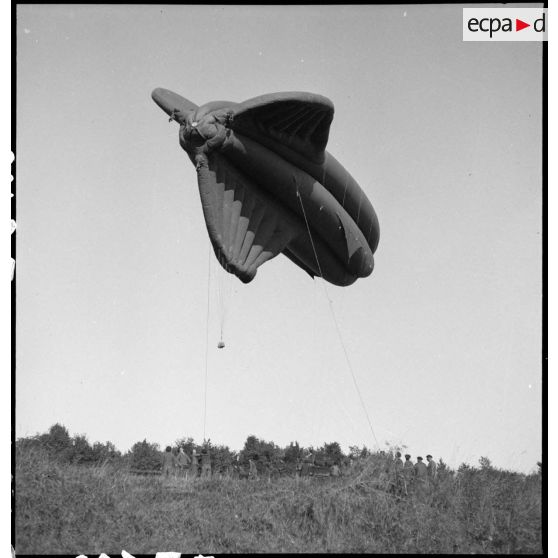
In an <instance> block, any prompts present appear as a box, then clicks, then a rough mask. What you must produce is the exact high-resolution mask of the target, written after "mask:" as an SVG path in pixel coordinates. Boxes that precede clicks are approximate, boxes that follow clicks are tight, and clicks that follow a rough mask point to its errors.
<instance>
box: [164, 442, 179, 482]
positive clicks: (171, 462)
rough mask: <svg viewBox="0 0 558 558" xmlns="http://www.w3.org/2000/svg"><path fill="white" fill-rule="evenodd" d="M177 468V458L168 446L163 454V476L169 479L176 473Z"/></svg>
mask: <svg viewBox="0 0 558 558" xmlns="http://www.w3.org/2000/svg"><path fill="white" fill-rule="evenodd" d="M175 466H176V456H175V455H174V453H172V448H171V447H170V446H167V449H166V450H165V453H163V475H164V476H165V477H168V476H169V475H172V474H173V473H174V468H175Z"/></svg>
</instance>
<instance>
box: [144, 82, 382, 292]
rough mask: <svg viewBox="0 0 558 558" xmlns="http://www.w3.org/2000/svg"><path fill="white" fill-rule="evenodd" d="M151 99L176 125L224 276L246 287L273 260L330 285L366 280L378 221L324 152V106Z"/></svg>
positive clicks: (304, 100) (318, 99)
mask: <svg viewBox="0 0 558 558" xmlns="http://www.w3.org/2000/svg"><path fill="white" fill-rule="evenodd" d="M152 98H153V100H154V101H155V102H156V103H157V105H159V107H161V108H162V109H163V110H164V111H165V112H166V113H167V114H168V115H169V117H170V120H174V121H176V122H178V123H179V124H180V130H179V142H180V145H181V146H182V148H183V149H184V150H185V151H186V153H187V154H188V156H189V157H190V160H191V161H192V163H193V164H194V166H195V168H196V173H197V180H198V186H199V191H200V196H201V202H202V207H203V213H204V217H205V222H206V225H207V230H208V233H209V238H210V240H211V244H212V246H213V249H214V251H215V255H216V256H217V259H218V260H219V263H220V264H221V265H222V266H223V268H225V269H226V270H227V271H228V272H229V273H234V274H235V275H236V276H237V277H238V278H239V279H240V280H241V281H243V282H244V283H248V282H249V281H251V280H252V279H253V278H254V276H255V275H256V272H257V269H258V267H259V266H261V265H262V264H263V263H264V262H266V261H268V260H269V259H271V258H273V257H275V256H277V255H278V254H280V253H283V254H284V255H285V256H286V257H287V258H289V259H290V260H291V261H292V262H293V263H295V264H296V265H298V266H299V267H300V268H301V269H303V270H304V271H306V272H307V273H308V274H309V275H310V276H312V277H314V276H318V277H322V278H323V279H325V280H327V281H329V282H330V283H333V284H334V285H339V286H346V285H351V284H352V283H354V282H355V281H356V280H357V279H358V278H359V277H367V276H368V275H370V274H371V273H372V270H373V268H374V252H375V251H376V248H377V246H378V241H379V225H378V218H377V216H376V213H375V211H374V208H373V207H372V204H371V203H370V201H369V199H368V198H367V197H366V194H365V193H364V192H363V191H362V189H361V188H360V186H359V185H358V184H357V183H356V181H355V180H354V179H353V177H352V176H351V175H350V174H349V173H348V171H347V170H345V168H344V167H343V166H342V165H341V164H340V163H339V162H338V161H337V160H336V159H335V158H334V157H333V156H332V155H330V154H329V153H327V152H326V151H325V147H326V145H327V141H328V137H329V128H330V125H331V122H332V120H333V104H332V102H331V101H330V100H329V99H327V98H326V97H323V96H321V95H316V94H313V93H304V92H284V93H272V94H268V95H261V96H259V97H254V98H252V99H249V100H247V101H244V102H243V103H233V102H227V101H213V102H210V103H207V104H205V105H202V106H201V107H198V106H197V105H195V104H194V103H192V102H190V101H188V100H187V99H184V98H183V97H181V96H180V95H177V94H176V93H173V92H172V91H169V90H166V89H161V88H157V89H155V90H154V91H153V93H152Z"/></svg>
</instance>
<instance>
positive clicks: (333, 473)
mask: <svg viewBox="0 0 558 558" xmlns="http://www.w3.org/2000/svg"><path fill="white" fill-rule="evenodd" d="M340 474H341V471H340V470H339V465H337V463H334V464H333V465H332V466H331V476H332V477H338V476H339V475H340Z"/></svg>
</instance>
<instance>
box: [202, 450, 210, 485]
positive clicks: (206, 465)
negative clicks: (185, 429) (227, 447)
mask: <svg viewBox="0 0 558 558" xmlns="http://www.w3.org/2000/svg"><path fill="white" fill-rule="evenodd" d="M201 476H202V479H210V478H211V456H210V455H209V450H208V449H207V448H203V449H202V452H201Z"/></svg>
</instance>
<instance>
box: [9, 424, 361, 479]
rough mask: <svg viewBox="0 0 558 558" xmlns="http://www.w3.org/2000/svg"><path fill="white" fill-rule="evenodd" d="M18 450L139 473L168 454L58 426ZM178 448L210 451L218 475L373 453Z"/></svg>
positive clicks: (334, 448)
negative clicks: (122, 446)
mask: <svg viewBox="0 0 558 558" xmlns="http://www.w3.org/2000/svg"><path fill="white" fill-rule="evenodd" d="M16 448H19V449H37V450H39V451H44V452H46V453H47V454H48V455H49V456H50V457H52V458H55V459H56V460H57V461H59V462H62V463H70V464H79V465H104V464H107V463H110V464H111V465H114V466H117V467H119V468H120V467H121V468H129V469H134V470H139V471H156V470H159V469H160V468H161V463H162V453H163V451H164V450H165V448H161V447H160V445H159V444H157V443H153V442H148V441H147V440H146V439H144V440H142V441H139V442H136V443H135V444H133V446H132V447H131V448H130V449H129V450H128V451H127V452H121V451H119V450H118V449H117V448H116V447H115V445H114V444H113V443H112V442H108V441H107V442H105V443H101V442H95V443H93V444H91V443H90V442H89V441H88V439H87V437H86V436H85V435H83V434H76V435H74V436H71V435H70V433H69V431H68V429H67V428H66V427H65V426H63V425H61V424H59V423H57V424H54V425H53V426H51V427H50V428H49V429H48V431H47V432H45V433H43V434H36V435H34V436H28V437H22V438H18V439H17V441H16ZM179 448H182V449H183V450H184V452H185V453H187V454H188V455H192V453H193V450H196V453H197V454H200V453H201V451H202V449H204V448H206V449H208V450H209V454H210V456H211V462H212V465H213V468H214V470H217V471H218V470H219V469H220V468H223V467H226V466H228V465H230V464H231V463H233V462H240V463H242V464H246V463H247V462H248V461H249V460H250V459H254V458H259V459H261V460H267V461H269V462H272V463H276V462H283V463H285V464H294V463H296V462H297V461H298V460H300V459H303V458H304V456H305V455H308V453H312V455H313V456H314V459H315V462H316V463H317V464H323V465H333V464H341V463H343V462H346V461H347V460H352V459H357V458H362V457H366V456H368V455H370V453H371V452H370V450H369V449H368V448H367V447H366V446H362V447H359V446H350V447H349V452H348V453H344V452H343V451H342V449H341V446H340V445H339V443H338V442H330V443H324V444H323V445H322V446H320V447H313V446H308V447H304V446H301V445H300V444H299V443H298V442H297V441H293V442H290V443H289V444H288V445H287V446H285V447H281V446H279V445H277V444H275V443H274V442H272V441H266V440H263V439H260V438H258V437H257V436H254V435H249V436H248V437H247V438H246V441H245V442H244V446H243V448H242V449H241V450H240V451H235V450H232V449H231V448H229V446H227V445H222V444H213V443H211V441H210V440H209V441H207V442H205V443H202V444H198V443H196V442H195V440H194V438H192V437H183V438H179V439H178V440H176V441H175V442H174V444H172V445H171V449H172V450H173V451H174V452H177V451H178V449H179Z"/></svg>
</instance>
